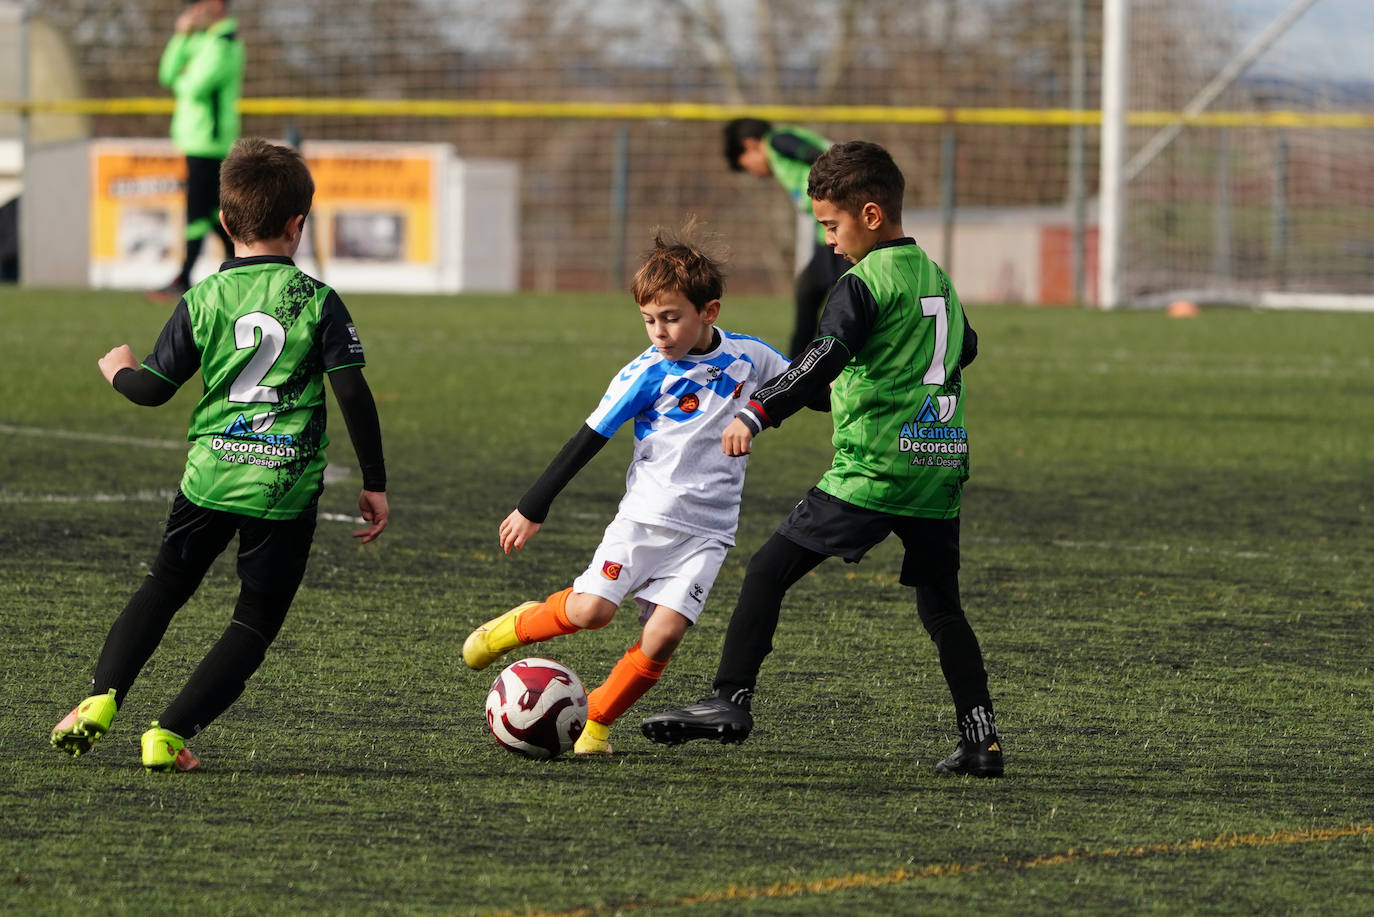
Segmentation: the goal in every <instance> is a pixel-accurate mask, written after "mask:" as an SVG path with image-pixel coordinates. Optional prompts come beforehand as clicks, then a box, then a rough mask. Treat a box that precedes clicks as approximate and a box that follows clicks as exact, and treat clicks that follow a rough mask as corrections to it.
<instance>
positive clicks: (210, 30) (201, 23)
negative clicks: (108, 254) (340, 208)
mask: <svg viewBox="0 0 1374 917" xmlns="http://www.w3.org/2000/svg"><path fill="white" fill-rule="evenodd" d="M228 5H229V0H192V2H189V3H187V5H186V9H185V10H183V11H182V13H181V15H180V16H178V17H177V22H176V32H175V33H174V34H173V35H172V37H171V39H170V40H169V41H168V42H167V47H166V48H164V49H163V51H162V60H161V61H160V62H159V64H158V68H157V79H158V82H159V83H161V84H162V85H163V86H166V87H167V88H168V89H170V90H172V94H173V95H174V96H175V97H176V107H175V108H173V110H172V143H173V144H175V145H176V148H177V149H178V150H180V151H181V152H182V153H183V154H184V155H185V156H186V254H185V257H184V258H183V259H182V262H181V271H180V272H179V273H178V274H177V276H176V277H175V278H174V279H173V280H172V282H171V283H169V284H168V285H167V286H166V287H164V288H162V289H161V290H157V291H154V292H153V293H150V294H149V296H150V297H151V298H152V299H154V300H155V301H158V302H176V301H177V300H178V299H180V298H181V294H182V293H185V292H186V290H187V289H188V288H189V287H190V286H191V269H192V268H194V267H195V264H196V260H197V259H198V258H200V251H201V248H202V246H203V245H204V244H205V235H206V233H208V232H210V231H211V230H213V231H215V232H217V233H219V237H220V241H222V242H223V243H224V251H225V254H226V255H227V256H228V257H231V258H232V257H233V256H234V249H233V245H232V243H231V242H230V241H229V236H228V235H226V234H225V232H224V227H223V226H221V225H220V222H219V166H220V162H222V161H223V159H224V157H225V155H226V154H227V153H228V152H229V148H230V147H231V146H233V144H234V141H235V140H237V139H238V138H239V96H240V95H242V94H243V66H244V52H243V42H241V41H239V38H238V22H237V21H236V20H234V19H231V18H229V17H228V15H227V11H226V7H227V6H228Z"/></svg>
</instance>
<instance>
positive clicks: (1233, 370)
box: [988, 347, 1374, 379]
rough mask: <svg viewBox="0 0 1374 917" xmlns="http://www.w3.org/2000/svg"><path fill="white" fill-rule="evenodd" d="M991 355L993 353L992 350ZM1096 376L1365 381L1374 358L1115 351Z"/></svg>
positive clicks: (1102, 358)
mask: <svg viewBox="0 0 1374 917" xmlns="http://www.w3.org/2000/svg"><path fill="white" fill-rule="evenodd" d="M988 353H993V351H991V350H989V351H988ZM996 355H997V356H998V357H999V358H1009V359H1016V360H1025V361H1026V362H1029V363H1035V364H1042V363H1044V362H1045V361H1046V360H1047V359H1049V358H1050V356H1051V355H1050V354H1049V353H1048V352H1047V351H1045V350H1033V349H1027V348H1021V347H1000V348H998V349H997V350H996ZM1085 368H1087V369H1090V370H1092V371H1094V372H1097V373H1109V372H1141V373H1149V374H1151V375H1155V374H1161V373H1162V374H1165V375H1180V374H1183V373H1197V372H1200V371H1204V368H1205V372H1206V374H1207V375H1208V376H1238V377H1242V378H1273V379H1295V378H1296V379H1310V378H1316V379H1330V378H1332V377H1335V376H1337V375H1341V376H1350V377H1352V378H1357V377H1362V376H1364V375H1365V374H1367V373H1368V372H1369V371H1370V370H1371V369H1374V358H1371V357H1361V358H1359V359H1357V360H1354V361H1353V362H1340V361H1338V360H1335V359H1332V358H1323V359H1319V360H1315V361H1313V362H1310V363H1295V364H1292V365H1289V366H1274V365H1270V364H1265V363H1259V362H1254V361H1244V360H1242V361H1239V362H1235V363H1229V364H1228V363H1227V362H1226V358H1225V357H1220V358H1219V357H1218V356H1217V355H1216V354H1202V353H1198V354H1190V353H1184V352H1180V351H1175V352H1173V353H1171V354H1169V356H1168V358H1166V359H1161V357H1160V355H1159V354H1157V353H1148V352H1143V351H1134V350H1127V349H1124V348H1114V349H1112V350H1106V351H1103V352H1102V353H1100V354H1098V355H1097V360H1096V361H1095V362H1093V363H1091V364H1090V365H1088V366H1087V367H1085Z"/></svg>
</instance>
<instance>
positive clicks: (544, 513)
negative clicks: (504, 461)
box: [499, 424, 611, 554]
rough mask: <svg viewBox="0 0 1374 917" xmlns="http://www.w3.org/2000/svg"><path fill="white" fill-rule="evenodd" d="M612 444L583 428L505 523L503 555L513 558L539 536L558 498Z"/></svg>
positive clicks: (502, 545) (532, 486)
mask: <svg viewBox="0 0 1374 917" xmlns="http://www.w3.org/2000/svg"><path fill="white" fill-rule="evenodd" d="M610 441H611V440H610V438H609V437H606V436H602V435H601V434H600V433H598V432H596V431H595V430H593V429H592V428H591V427H589V426H587V425H586V424H583V425H582V429H580V430H578V431H577V432H576V433H575V434H573V437H572V439H570V440H568V441H567V442H566V443H564V444H563V448H562V449H560V450H559V451H558V454H557V455H555V456H554V457H553V461H551V462H549V467H548V468H545V469H544V473H543V474H541V475H540V476H539V479H538V480H536V481H535V482H534V483H533V484H532V485H530V489H529V490H527V491H525V495H524V496H523V497H521V498H520V505H519V506H518V507H516V509H515V510H514V511H513V512H512V513H511V514H510V515H509V516H507V517H506V519H505V521H504V522H502V523H501V528H500V531H499V535H500V538H501V549H502V550H503V551H505V552H506V553H507V554H509V553H510V552H511V549H512V548H514V549H516V550H517V551H518V550H520V549H521V548H523V547H524V546H525V542H527V541H529V540H530V539H531V538H533V537H534V536H535V534H536V533H538V531H539V529H540V527H541V526H542V525H543V524H544V520H545V519H547V518H548V517H549V509H550V507H552V506H553V499H554V497H556V496H558V494H559V493H560V492H561V491H562V490H563V488H564V487H567V486H568V482H569V481H571V480H572V479H573V478H574V477H575V476H576V475H577V473H578V472H579V471H581V470H582V467H583V466H584V465H586V464H587V463H588V462H590V461H591V460H592V458H593V456H595V455H596V454H597V453H598V452H600V451H601V450H602V448H603V447H604V446H605V445H606V444H607V443H608V442H610Z"/></svg>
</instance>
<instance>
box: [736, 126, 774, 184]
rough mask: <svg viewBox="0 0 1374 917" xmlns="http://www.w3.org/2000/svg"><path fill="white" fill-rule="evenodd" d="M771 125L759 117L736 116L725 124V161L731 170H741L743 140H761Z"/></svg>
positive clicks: (771, 127)
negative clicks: (740, 160) (740, 159)
mask: <svg viewBox="0 0 1374 917" xmlns="http://www.w3.org/2000/svg"><path fill="white" fill-rule="evenodd" d="M771 130H773V125H772V124H770V123H769V122H767V121H764V120H763V119H761V118H736V119H735V120H733V121H731V122H730V123H729V124H726V125H725V161H726V162H728V163H729V164H730V169H731V171H734V172H743V171H744V168H743V167H742V166H741V165H740V164H739V158H740V156H741V155H742V154H743V153H744V141H746V140H762V139H763V138H764V137H766V136H768V133H769V132H770V131H771Z"/></svg>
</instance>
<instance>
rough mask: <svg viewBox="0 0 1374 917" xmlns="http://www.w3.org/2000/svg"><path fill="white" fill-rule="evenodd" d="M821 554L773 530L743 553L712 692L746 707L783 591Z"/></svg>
mask: <svg viewBox="0 0 1374 917" xmlns="http://www.w3.org/2000/svg"><path fill="white" fill-rule="evenodd" d="M825 558H826V555H824V554H818V553H817V552H815V551H811V550H808V549H806V548H803V547H801V546H800V545H798V544H797V543H796V542H794V541H792V540H790V539H788V538H785V537H783V536H782V535H779V534H776V533H774V535H773V537H772V538H769V539H768V540H767V541H765V542H764V543H763V546H762V547H760V548H759V549H758V550H757V551H755V552H754V556H753V557H751V558H749V564H748V565H747V566H746V567H745V571H744V583H743V584H742V585H741V586H740V593H739V601H738V602H737V603H736V604H735V611H734V613H733V614H732V615H731V616H730V624H729V626H727V627H726V630H725V645H724V646H723V647H722V648H721V651H720V665H719V666H718V667H717V669H716V677H715V680H714V681H713V682H712V687H713V688H715V689H716V695H717V696H718V697H724V698H726V699H727V700H732V702H733V703H737V704H739V705H740V706H741V707H744V708H745V709H748V708H749V699H750V698H751V697H752V696H753V693H754V692H753V689H754V685H755V684H756V683H757V681H758V674H759V668H760V667H762V665H763V660H764V657H766V656H767V655H768V654H769V653H771V652H772V651H773V632H774V631H776V630H777V628H778V616H779V613H780V612H781V609H782V598H783V596H784V595H785V594H786V593H787V590H788V589H789V588H791V587H792V584H793V583H795V582H796V581H797V580H799V579H801V578H802V577H803V576H805V575H806V574H807V573H809V572H810V571H811V570H814V569H815V568H816V566H817V565H818V564H820V562H821V561H823V560H825ZM741 691H745V692H747V693H746V694H740V692H741ZM736 697H738V698H739V699H734V698H736Z"/></svg>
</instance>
